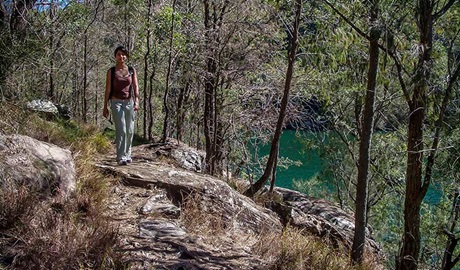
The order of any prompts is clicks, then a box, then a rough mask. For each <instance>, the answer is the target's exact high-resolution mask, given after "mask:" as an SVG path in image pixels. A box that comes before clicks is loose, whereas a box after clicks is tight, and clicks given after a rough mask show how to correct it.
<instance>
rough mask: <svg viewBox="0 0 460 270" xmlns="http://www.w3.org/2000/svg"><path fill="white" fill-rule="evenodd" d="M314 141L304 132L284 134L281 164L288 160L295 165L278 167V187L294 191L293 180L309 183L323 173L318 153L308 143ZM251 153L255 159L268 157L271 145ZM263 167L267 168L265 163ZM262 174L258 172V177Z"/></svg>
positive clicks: (281, 145) (285, 132) (286, 132)
mask: <svg viewBox="0 0 460 270" xmlns="http://www.w3.org/2000/svg"><path fill="white" fill-rule="evenodd" d="M313 139H315V138H313V136H312V135H309V134H308V133H304V132H297V133H296V132H295V131H292V130H285V131H284V132H283V134H282V135H281V139H280V151H279V163H281V162H282V161H280V160H283V159H286V158H288V159H289V160H291V161H293V163H295V164H292V165H290V166H288V167H287V168H282V166H278V167H277V170H276V182H275V185H276V186H277V187H283V188H289V189H294V187H293V185H292V183H293V180H296V181H308V180H309V179H311V178H312V177H314V176H315V175H316V174H318V173H319V172H320V171H321V166H322V163H321V160H320V158H319V155H318V151H317V150H315V149H312V148H311V147H308V143H306V142H308V141H309V140H313ZM251 152H252V154H253V157H254V158H256V157H263V156H268V155H269V153H270V143H267V144H265V145H262V146H260V147H259V150H258V152H257V153H256V152H255V150H254V149H252V150H251ZM290 163H291V162H290ZM263 165H264V166H265V163H263ZM279 165H281V164H279ZM260 174H261V173H260V172H258V173H256V176H260Z"/></svg>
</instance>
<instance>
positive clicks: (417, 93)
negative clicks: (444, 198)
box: [397, 0, 433, 270]
mask: <svg viewBox="0 0 460 270" xmlns="http://www.w3.org/2000/svg"><path fill="white" fill-rule="evenodd" d="M432 5H433V3H432V1H430V0H420V1H419V3H418V7H417V8H418V10H417V12H418V13H417V15H418V27H419V37H420V41H419V46H420V48H422V49H421V50H419V62H418V64H417V67H416V71H415V72H416V75H415V77H414V81H413V82H412V84H413V86H414V87H413V95H412V98H411V100H410V101H409V108H410V112H409V127H408V134H407V136H408V137H407V168H406V197H405V200H404V233H403V237H402V239H403V244H402V248H401V251H400V254H399V258H398V259H399V263H398V265H397V266H398V268H397V269H398V270H403V269H404V270H415V269H417V262H418V258H419V253H420V209H421V204H422V201H423V198H424V197H425V194H426V192H427V190H428V186H429V184H430V183H429V182H424V181H423V179H422V178H423V177H422V165H423V161H424V155H423V150H424V145H423V124H424V121H425V112H426V101H427V93H428V87H429V86H428V80H429V78H430V74H431V65H432V63H431V49H432V38H433V36H432V35H433V31H432V28H433V15H432V12H433V6H432ZM425 180H427V179H425Z"/></svg>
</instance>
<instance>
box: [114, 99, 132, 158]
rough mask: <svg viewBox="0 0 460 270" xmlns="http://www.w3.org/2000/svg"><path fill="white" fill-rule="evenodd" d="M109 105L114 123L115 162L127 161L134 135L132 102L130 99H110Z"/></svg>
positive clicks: (129, 156)
mask: <svg viewBox="0 0 460 270" xmlns="http://www.w3.org/2000/svg"><path fill="white" fill-rule="evenodd" d="M110 103H111V104H110V106H111V109H112V114H113V121H114V122H115V145H116V148H117V161H120V160H129V159H131V146H132V143H133V135H134V116H135V113H134V102H133V100H131V99H129V100H118V99H112V100H111V102H110Z"/></svg>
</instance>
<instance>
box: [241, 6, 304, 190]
mask: <svg viewBox="0 0 460 270" xmlns="http://www.w3.org/2000/svg"><path fill="white" fill-rule="evenodd" d="M301 12H302V0H296V1H295V19H294V26H293V29H292V36H291V39H290V41H291V49H290V50H289V58H288V67H287V71H286V80H285V83H284V94H283V98H282V99H281V108H280V113H279V116H278V122H277V124H276V130H275V134H274V135H273V139H272V142H271V147H270V155H269V157H268V161H267V165H266V167H265V170H264V174H263V175H262V176H261V177H260V178H259V180H257V181H256V182H255V183H254V184H252V185H251V186H250V187H249V188H248V189H247V190H246V191H245V192H244V195H246V196H249V197H253V196H254V195H255V194H256V193H257V192H258V191H259V190H261V189H262V187H263V186H264V185H265V183H266V182H267V181H268V179H269V177H270V174H271V173H272V171H273V168H274V165H275V160H276V158H277V155H278V149H279V141H280V138H281V134H282V132H283V126H284V117H285V116H286V109H287V105H288V100H289V92H290V89H291V81H292V75H293V73H294V63H295V56H296V52H297V46H298V44H299V40H298V35H299V33H298V32H299V21H300V14H301Z"/></svg>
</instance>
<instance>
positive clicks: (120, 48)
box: [113, 46, 129, 58]
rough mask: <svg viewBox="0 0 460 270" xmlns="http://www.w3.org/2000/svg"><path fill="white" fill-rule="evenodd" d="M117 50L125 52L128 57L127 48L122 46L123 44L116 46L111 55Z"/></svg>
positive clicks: (115, 54)
mask: <svg viewBox="0 0 460 270" xmlns="http://www.w3.org/2000/svg"><path fill="white" fill-rule="evenodd" d="M118 51H122V52H123V53H124V54H126V56H127V57H128V58H129V52H128V50H127V49H126V48H125V47H124V46H118V47H117V48H116V49H115V51H114V52H113V55H114V56H117V52H118Z"/></svg>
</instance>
